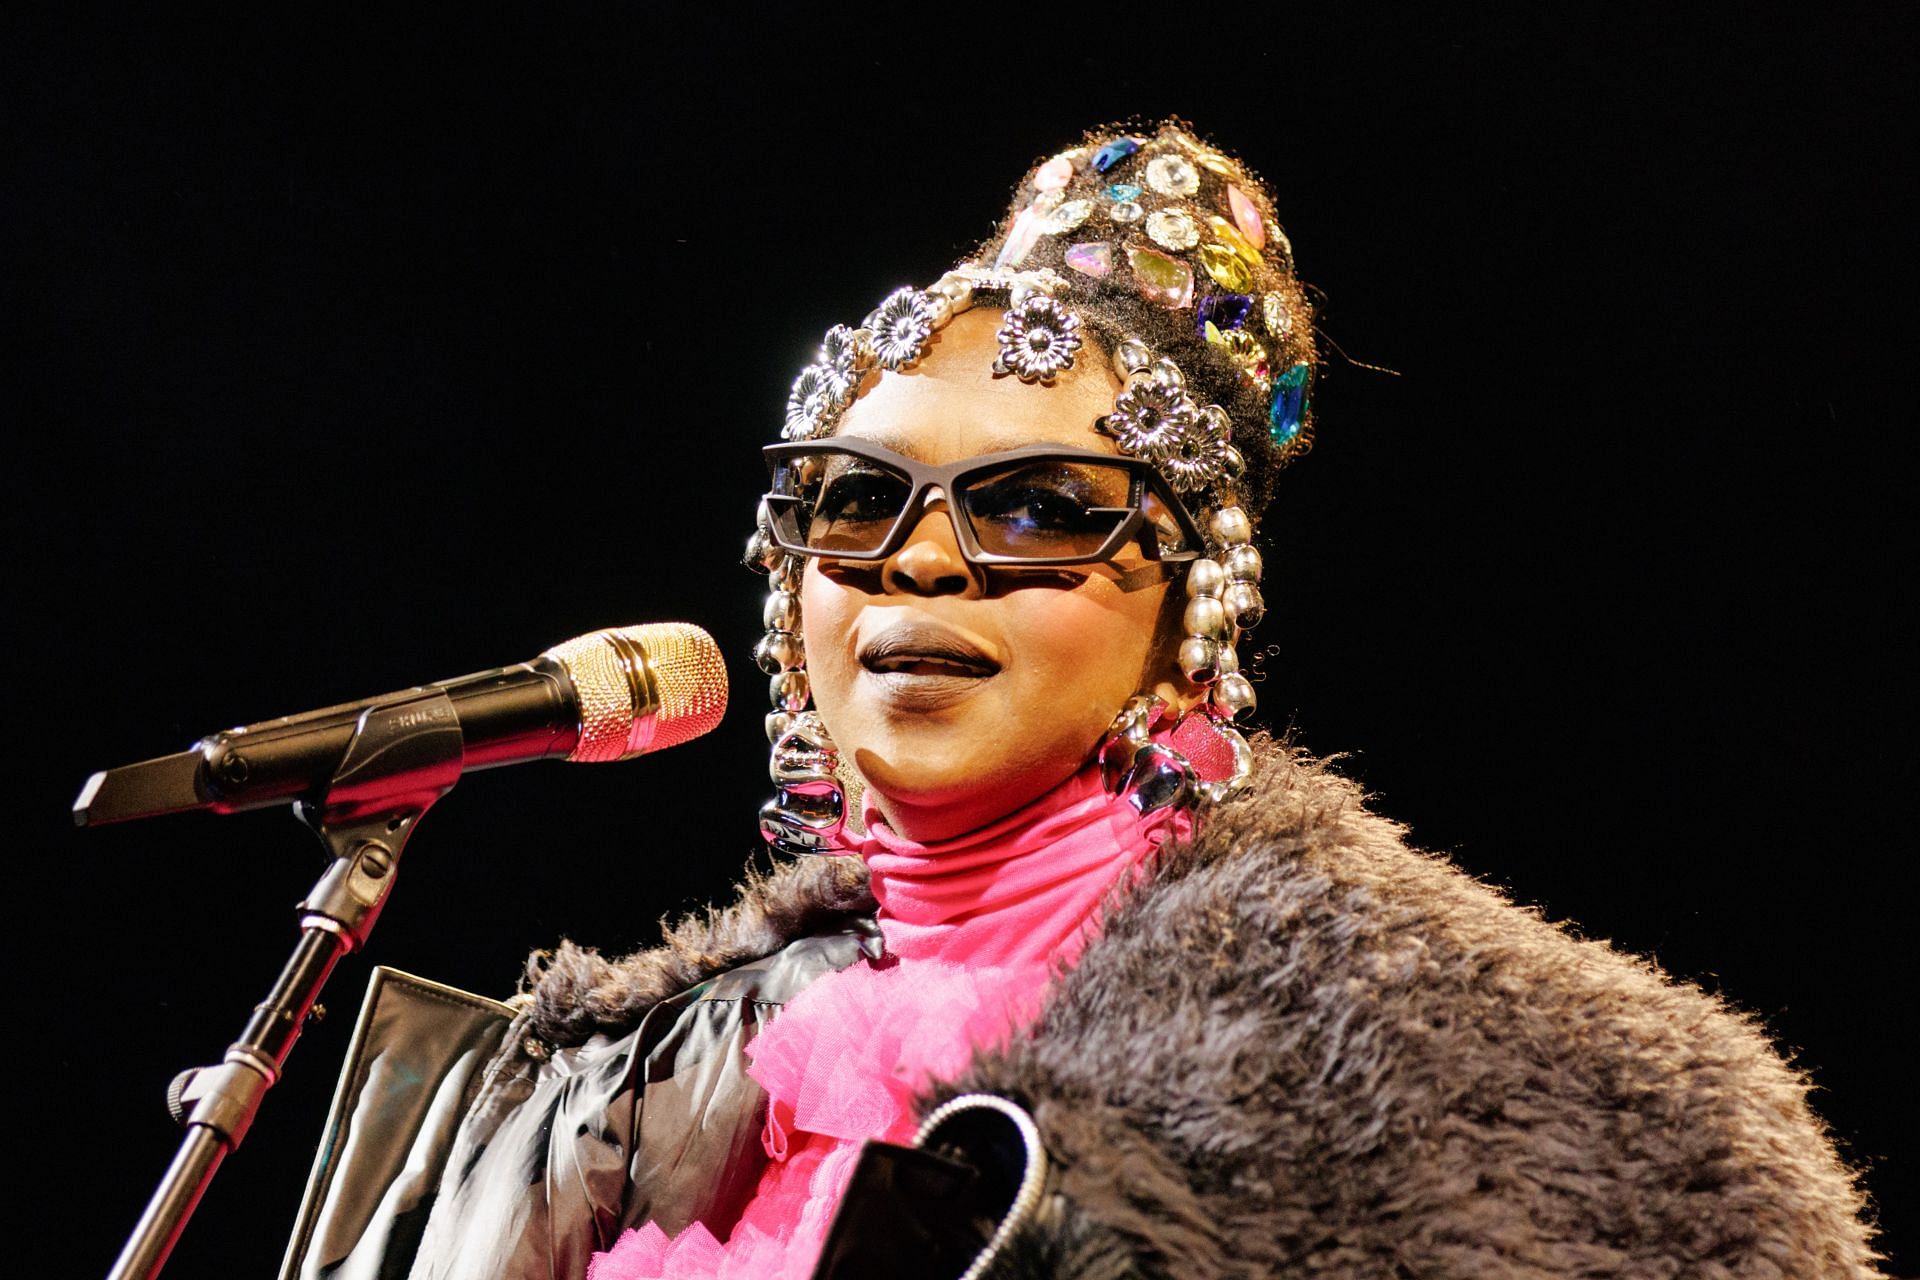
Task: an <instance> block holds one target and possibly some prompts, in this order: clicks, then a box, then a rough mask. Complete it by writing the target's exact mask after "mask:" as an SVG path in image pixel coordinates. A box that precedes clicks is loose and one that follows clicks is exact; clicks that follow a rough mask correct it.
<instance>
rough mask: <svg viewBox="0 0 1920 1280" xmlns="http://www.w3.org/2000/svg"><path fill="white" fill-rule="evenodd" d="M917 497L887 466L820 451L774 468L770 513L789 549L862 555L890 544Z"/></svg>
mask: <svg viewBox="0 0 1920 1280" xmlns="http://www.w3.org/2000/svg"><path fill="white" fill-rule="evenodd" d="M912 493H913V482H912V481H911V480H909V479H908V478H907V477H906V476H904V475H902V474H900V473H899V472H897V471H895V470H893V469H892V468H891V467H888V466H886V465H885V464H883V463H879V462H875V461H873V460H872V459H869V458H862V457H858V456H856V455H854V454H850V453H842V452H840V451H839V450H836V449H818V450H814V451H811V452H807V453H792V454H787V455H785V456H783V457H781V458H780V459H779V460H778V461H777V462H776V463H775V464H774V468H773V488H772V489H771V490H769V491H768V493H767V511H768V514H769V515H770V516H771V517H772V520H773V526H774V533H775V534H776V535H777V536H778V537H779V539H780V541H782V542H784V543H786V544H787V545H788V546H792V547H804V548H806V549H807V550H808V551H813V552H818V553H821V554H840V555H847V554H858V553H860V552H865V551H872V550H874V549H875V548H876V547H878V546H879V545H880V544H881V543H882V542H883V541H885V540H886V536H887V533H888V531H890V530H891V529H892V528H893V525H894V522H895V521H896V520H898V519H899V518H900V512H901V510H902V509H903V508H904V507H905V506H906V504H907V499H908V498H909V497H910V496H911V495H912Z"/></svg>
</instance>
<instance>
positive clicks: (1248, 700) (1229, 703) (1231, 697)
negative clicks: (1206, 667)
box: [1213, 674, 1258, 720]
mask: <svg viewBox="0 0 1920 1280" xmlns="http://www.w3.org/2000/svg"><path fill="white" fill-rule="evenodd" d="M1257 701H1258V699H1256V698H1255V697H1254V693H1253V684H1252V682H1251V681H1249V680H1248V679H1247V678H1246V677H1245V676H1243V675H1238V674H1235V675H1229V676H1221V677H1220V679H1219V681H1218V682H1217V683H1216V684H1215V685H1214V686H1213V705H1214V706H1216V707H1218V708H1220V709H1221V710H1222V711H1224V712H1226V713H1227V718H1228V719H1229V720H1237V719H1239V718H1240V717H1241V716H1243V715H1245V714H1247V713H1248V712H1249V711H1252V710H1253V708H1254V706H1255V704H1256V702H1257Z"/></svg>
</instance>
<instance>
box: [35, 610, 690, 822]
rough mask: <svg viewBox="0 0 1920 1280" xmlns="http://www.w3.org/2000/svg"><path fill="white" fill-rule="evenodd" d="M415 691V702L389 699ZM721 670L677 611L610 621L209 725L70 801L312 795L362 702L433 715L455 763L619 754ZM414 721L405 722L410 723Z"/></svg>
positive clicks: (237, 803) (665, 731) (465, 766)
mask: <svg viewBox="0 0 1920 1280" xmlns="http://www.w3.org/2000/svg"><path fill="white" fill-rule="evenodd" d="M413 701H418V702H419V708H418V710H417V711H414V710H411V709H407V708H404V707H403V706H401V704H405V703H408V702H413ZM726 709H727V668H726V663H725V662H724V661H723V660H722V659H721V657H720V650H719V647H718V646H717V645H715V644H714V642H713V637H712V636H710V635H708V634H707V633H706V632H705V631H703V630H701V629H700V628H699V627H696V626H693V625H692V624H690V623H685V622H658V623H651V624H648V625H645V626H637V627H614V628H609V629H607V630H605V631H594V632H590V633H588V634H587V635H583V636H576V637H575V638H574V639H572V640H568V641H566V642H565V643H564V644H557V645H555V646H554V647H553V648H551V649H548V650H547V651H546V652H545V653H543V654H541V655H540V656H539V657H537V658H535V659H534V660H533V661H531V662H522V663H519V664H517V665H515V666H511V667H497V668H495V669H493V670H491V671H480V672H476V673H475V674H473V675H470V676H460V677H458V678H456V679H453V680H443V681H440V682H439V683H437V684H432V685H417V686H415V687H414V688H412V689H403V690H401V691H399V692H398V693H392V694H386V695H384V696H382V697H378V698H368V699H365V700H363V701H360V702H348V703H342V704H340V705H339V706H334V707H323V708H321V709H320V710H318V711H309V712H307V713H305V714H304V715H297V716H285V717H283V718H281V719H278V720H264V721H261V722H260V723H259V724H250V725H246V726H245V727H243V728H238V729H228V730H226V731H225V732H224V733H215V734H209V735H208V736H207V737H204V738H202V739H201V740H200V741H199V742H197V743H195V744H194V745H193V746H192V747H190V748H189V749H187V750H186V751H182V752H179V753H177V754H175V755H170V756H160V757H158V758H157V759H153V760H145V761H142V762H140V763H139V764H130V765H124V766H122V767H121V768H118V769H106V770H102V771H101V772H99V773H96V774H94V775H93V776H92V777H91V778H89V779H87V784H86V786H85V787H83V788H81V791H80V796H79V798H78V799H76V800H75V801H74V802H73V820H74V824H75V825H76V826H83V827H85V826H98V825H100V824H102V823H108V822H125V821H128V820H130V819H134V818H151V817H157V816H159V815H160V814H166V813H183V812H186V811H188V810H192V809H211V810H213V811H214V812H215V813H237V812H240V811H241V810H244V809H258V808H262V807H264V806H266V805H271V804H280V803H285V802H287V801H292V800H299V799H302V798H303V797H308V796H312V795H316V794H319V793H320V792H322V791H323V790H324V789H325V788H326V787H327V786H328V784H329V783H330V782H331V781H332V780H333V779H334V778H335V775H336V773H337V772H338V771H339V769H340V768H341V765H342V763H343V761H344V760H345V758H346V755H347V752H348V749H349V747H350V745H351V744H352V743H353V742H354V740H355V735H356V734H357V733H358V732H359V730H360V728H361V725H362V721H363V719H364V718H365V717H367V716H368V715H369V714H370V713H372V712H376V711H378V712H382V713H386V712H389V711H394V712H396V714H397V716H398V721H397V722H398V723H401V724H406V723H409V721H408V719H407V717H409V716H414V715H417V716H419V717H420V718H421V719H422V720H444V721H448V722H449V723H447V724H445V725H444V726H441V727H444V728H445V729H447V730H450V731H455V732H458V734H459V735H460V739H461V761H460V770H461V771H462V772H464V771H466V770H469V769H493V768H498V767H499V766H501V765H508V764H519V763H520V762H521V761H523V760H545V759H551V758H553V757H560V758H562V759H565V760H570V761H574V762H576V763H581V764H597V763H600V762H602V761H610V760H627V759H631V758H632V757H634V756H638V755H645V754H646V753H647V752H649V751H661V750H664V749H666V748H667V747H672V746H677V745H678V744H680V743H682V742H685V741H687V740H688V739H689V738H697V737H699V736H700V735H701V734H703V733H706V732H707V731H708V730H710V729H712V728H713V727H714V726H715V725H717V724H719V723H720V717H721V716H722V715H723V714H724V713H725V712H726ZM415 723H417V722H415Z"/></svg>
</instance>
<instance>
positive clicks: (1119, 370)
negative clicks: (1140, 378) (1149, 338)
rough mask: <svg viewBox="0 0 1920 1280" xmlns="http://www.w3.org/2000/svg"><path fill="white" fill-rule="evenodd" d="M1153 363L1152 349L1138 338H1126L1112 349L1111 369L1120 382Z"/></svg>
mask: <svg viewBox="0 0 1920 1280" xmlns="http://www.w3.org/2000/svg"><path fill="white" fill-rule="evenodd" d="M1152 363H1153V349H1152V348H1151V347H1149V346H1147V344H1146V343H1144V342H1142V341H1140V339H1138V338H1128V339H1127V340H1126V341H1125V342H1123V343H1121V344H1120V345H1119V346H1117V347H1115V348H1114V349H1113V371H1114V373H1115V374H1116V375H1117V376H1118V377H1119V379H1120V380H1121V381H1122V382H1125V381H1126V380H1127V378H1128V377H1129V376H1130V375H1132V374H1136V373H1138V372H1140V371H1141V370H1142V369H1145V368H1146V367H1147V366H1148V365H1150V364H1152Z"/></svg>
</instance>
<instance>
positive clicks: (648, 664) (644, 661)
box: [541, 622, 727, 764]
mask: <svg viewBox="0 0 1920 1280" xmlns="http://www.w3.org/2000/svg"><path fill="white" fill-rule="evenodd" d="M541 656H542V657H546V658H552V659H553V660H554V661H556V662H558V663H559V664H560V665H561V666H562V667H564V668H565V669H566V672H567V676H568V678H569V679H571V680H572V681H573V688H574V693H575V696H576V698H577V701H578V705H579V708H580V741H579V743H578V744H577V745H575V747H574V749H573V751H572V753H571V754H569V755H568V756H567V759H568V760H570V761H574V762H576V763H579V764H599V763H601V762H603V761H608V760H627V759H631V758H632V757H634V756H638V755H645V754H646V753H647V752H649V751H660V750H663V749H665V748H667V747H672V746H678V745H679V744H680V743H682V742H685V741H687V740H688V739H689V738H697V737H699V736H700V735H701V734H703V733H705V732H707V731H708V730H709V729H712V728H713V727H714V726H715V725H717V724H719V723H720V717H721V716H723V715H725V714H726V710H727V664H726V663H725V661H723V660H722V659H721V657H720V647H719V646H718V645H716V644H715V643H714V642H713V637H712V636H710V635H708V634H707V633H706V632H705V631H702V630H701V629H700V628H699V627H696V626H694V625H693V624H692V623H688V622H652V623H647V624H646V625H644V626H638V627H609V628H607V629H606V630H605V631H593V632H589V633H588V634H586V635H584V636H575V637H574V638H573V639H571V640H568V641H566V642H564V643H562V644H557V645H555V646H554V647H553V648H551V649H549V650H547V651H546V653H544V654H542V655H541Z"/></svg>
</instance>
